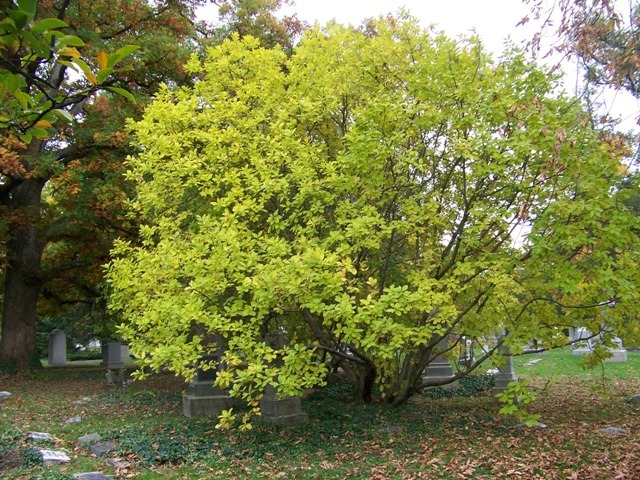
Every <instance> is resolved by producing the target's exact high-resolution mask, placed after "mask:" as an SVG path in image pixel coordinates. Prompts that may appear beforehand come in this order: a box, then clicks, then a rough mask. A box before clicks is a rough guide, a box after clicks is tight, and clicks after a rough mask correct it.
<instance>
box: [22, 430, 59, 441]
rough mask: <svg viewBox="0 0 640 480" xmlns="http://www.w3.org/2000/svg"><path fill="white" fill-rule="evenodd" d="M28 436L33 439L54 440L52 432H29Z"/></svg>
mask: <svg viewBox="0 0 640 480" xmlns="http://www.w3.org/2000/svg"><path fill="white" fill-rule="evenodd" d="M27 438H30V439H31V440H38V441H49V440H53V437H52V436H51V434H50V433H44V432H29V433H27Z"/></svg>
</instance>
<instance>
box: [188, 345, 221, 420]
mask: <svg viewBox="0 0 640 480" xmlns="http://www.w3.org/2000/svg"><path fill="white" fill-rule="evenodd" d="M221 356H222V353H221V352H220V351H218V352H217V353H216V354H214V355H205V356H203V357H202V359H201V361H200V364H199V366H198V367H197V368H196V376H195V378H194V380H193V382H191V383H189V385H188V387H187V393H186V395H183V396H182V413H183V414H184V416H185V417H187V418H192V417H196V416H199V415H204V416H207V417H217V416H218V415H220V414H221V413H222V411H223V410H227V409H229V408H231V407H233V399H232V398H231V395H229V393H228V392H227V391H225V390H222V389H221V388H219V387H216V386H215V385H214V382H215V381H216V376H217V370H216V369H206V370H205V369H204V367H201V365H202V366H203V365H205V364H206V362H209V361H214V362H217V361H219V360H220V358H221Z"/></svg>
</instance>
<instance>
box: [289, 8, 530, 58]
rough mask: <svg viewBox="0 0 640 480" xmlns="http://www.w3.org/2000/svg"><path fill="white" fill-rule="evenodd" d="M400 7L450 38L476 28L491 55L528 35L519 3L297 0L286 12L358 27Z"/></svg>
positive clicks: (310, 18)
mask: <svg viewBox="0 0 640 480" xmlns="http://www.w3.org/2000/svg"><path fill="white" fill-rule="evenodd" d="M402 7H404V8H406V9H407V10H408V11H409V13H411V14H412V15H413V16H414V17H417V18H418V19H419V20H420V22H421V23H422V25H423V26H425V27H427V26H429V25H431V24H436V26H437V27H438V28H439V29H442V30H444V31H445V32H447V33H448V34H449V35H451V36H457V35H459V34H470V33H472V31H473V30H474V29H475V31H476V32H477V33H478V34H479V35H480V37H481V38H482V40H483V41H484V42H485V44H486V46H487V47H488V48H489V49H490V50H492V51H494V52H500V51H502V46H503V41H504V39H505V38H506V37H507V36H509V35H511V36H512V37H513V39H514V40H523V39H525V38H527V37H528V36H530V31H529V29H528V28H523V27H518V28H516V27H515V25H516V24H517V23H518V22H519V21H520V19H521V18H522V17H524V16H525V15H526V14H527V12H528V9H527V7H526V5H523V3H522V2H521V1H520V0H296V2H295V5H294V6H293V7H289V8H287V10H286V11H287V12H295V13H297V14H298V17H300V18H301V19H303V20H306V21H307V22H309V23H314V22H315V21H319V22H320V23H326V22H328V21H329V20H332V19H335V20H337V21H338V22H340V23H351V24H356V25H357V24H360V23H361V22H362V20H363V19H365V18H368V17H375V16H379V15H386V14H387V13H397V12H398V11H399V10H400V8H402Z"/></svg>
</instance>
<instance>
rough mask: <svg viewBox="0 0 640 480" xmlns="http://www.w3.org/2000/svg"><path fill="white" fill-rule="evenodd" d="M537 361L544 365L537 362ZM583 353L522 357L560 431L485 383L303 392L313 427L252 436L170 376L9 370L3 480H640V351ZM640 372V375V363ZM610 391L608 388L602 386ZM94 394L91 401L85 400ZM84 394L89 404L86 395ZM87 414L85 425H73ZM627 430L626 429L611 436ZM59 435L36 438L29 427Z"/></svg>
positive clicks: (539, 408)
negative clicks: (199, 407)
mask: <svg viewBox="0 0 640 480" xmlns="http://www.w3.org/2000/svg"><path fill="white" fill-rule="evenodd" d="M535 358H542V361H541V362H539V363H537V364H535V365H529V366H525V365H524V364H525V363H527V362H529V361H531V360H532V359H535ZM578 360H579V358H578V357H574V356H573V355H571V352H570V351H557V352H549V353H546V354H544V355H535V356H526V357H519V358H517V359H516V361H515V365H516V369H517V373H518V375H519V376H520V377H521V378H523V379H526V380H528V381H529V382H530V383H531V385H532V386H533V388H534V389H536V390H537V392H538V400H537V401H536V402H535V404H534V406H533V411H534V412H535V413H539V414H540V415H541V421H542V422H544V423H545V424H546V425H547V427H548V428H520V427H518V426H517V425H516V424H517V421H516V420H514V419H512V418H507V417H502V416H500V415H499V414H498V410H499V408H500V406H499V404H497V403H496V402H495V400H494V399H493V398H492V397H491V395H490V394H489V392H488V391H486V390H484V391H483V389H484V388H485V387H487V386H488V385H489V384H488V383H487V382H486V379H483V378H478V379H474V380H473V381H472V382H467V383H464V384H463V385H461V387H460V389H459V391H458V393H459V394H465V395H473V396H470V397H469V396H467V397H460V396H455V397H451V396H448V395H449V394H438V391H437V390H436V391H430V392H426V393H425V394H423V395H418V396H416V397H414V398H412V399H411V401H410V402H409V403H408V404H406V405H403V406H401V407H399V408H390V407H387V406H384V405H362V404H358V403H354V402H353V401H352V397H351V393H350V389H349V387H348V386H347V385H345V384H341V383H336V384H332V385H331V386H329V387H326V388H324V389H322V390H320V391H316V392H313V393H311V394H310V395H309V396H308V398H306V399H304V400H303V408H304V410H305V411H306V412H308V413H309V419H310V420H309V423H308V424H306V425H303V426H300V427H296V428H291V429H282V428H279V427H275V426H270V425H265V424H263V423H261V422H260V421H257V422H256V424H255V427H254V428H253V429H252V430H250V431H248V432H243V433H241V432H236V431H221V430H217V429H216V428H215V421H213V420H211V419H204V418H200V419H187V418H184V417H183V416H182V407H181V395H182V391H183V389H184V387H185V384H184V383H183V382H181V381H179V380H177V379H175V378H173V377H171V376H170V375H167V374H164V375H157V376H154V377H152V378H150V379H148V380H145V381H143V382H134V383H133V384H132V385H131V386H130V387H127V388H119V387H108V386H107V384H106V381H105V379H104V370H103V369H101V368H99V367H96V366H86V364H84V365H82V366H70V367H65V368H47V369H44V370H43V371H41V372H37V373H34V374H31V375H29V376H26V377H23V378H19V379H18V378H14V377H1V378H0V390H6V391H10V392H11V393H12V396H11V397H10V398H9V399H8V400H5V401H4V402H2V403H0V477H2V478H8V479H30V478H33V479H43V480H45V479H46V480H60V479H65V478H71V477H70V475H71V474H73V473H78V472H90V471H101V472H103V473H106V474H108V475H112V476H114V478H140V479H161V478H173V479H178V478H185V479H186V478H189V479H191V478H256V479H257V478H321V479H325V478H329V479H331V478H335V479H342V478H361V479H365V478H372V479H386V478H398V479H401V478H402V479H406V478H430V479H431V478H434V479H458V478H481V479H482V478H484V479H493V478H523V479H525V478H526V479H529V478H544V479H554V478H558V479H560V478H580V479H583V478H587V479H589V478H592V479H607V478H611V479H614V478H640V470H639V469H640V456H639V454H638V449H637V445H638V444H639V440H640V438H639V435H640V433H639V432H640V429H639V428H638V427H640V417H639V416H638V414H639V413H640V405H638V404H634V403H630V402H628V401H627V399H628V398H629V397H630V396H631V395H632V394H636V393H640V378H638V375H637V372H638V369H637V367H638V365H639V363H640V353H629V362H628V363H627V364H606V365H605V367H604V374H605V383H604V384H603V382H602V371H594V372H584V371H583V370H582V369H581V368H580V366H579V365H578ZM634 369H635V371H634ZM603 385H604V387H606V388H604V389H603ZM83 399H84V400H83ZM74 402H80V403H74ZM73 416H80V417H81V418H82V421H81V422H79V423H66V420H67V419H68V418H70V417H73ZM604 427H617V428H621V429H624V430H625V432H626V433H625V432H623V433H620V434H618V435H611V434H605V433H601V432H599V431H598V430H599V429H600V428H604ZM30 431H38V432H48V433H50V434H52V435H53V437H54V440H53V441H50V442H44V443H42V442H37V441H32V440H28V439H27V437H26V434H27V432H30ZM89 433H98V434H100V435H101V436H102V438H103V440H111V441H115V442H117V443H118V444H119V450H118V452H117V456H116V458H118V459H119V460H122V461H128V462H129V463H130V464H131V465H130V466H128V467H125V468H118V469H114V467H112V466H110V465H109V464H107V462H106V461H105V459H104V458H97V457H95V456H93V455H90V454H89V452H88V451H87V450H86V449H84V448H81V447H79V446H78V445H77V443H76V441H77V438H78V437H79V436H82V435H86V434H89ZM40 448H50V449H54V450H61V451H64V452H66V453H67V454H68V456H69V457H70V458H71V461H70V463H69V464H65V465H60V466H53V467H50V468H44V467H42V466H41V465H40V464H39V463H40V462H39V458H38V455H37V454H36V450H37V449H40Z"/></svg>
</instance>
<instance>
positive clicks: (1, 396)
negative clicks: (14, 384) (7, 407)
mask: <svg viewBox="0 0 640 480" xmlns="http://www.w3.org/2000/svg"><path fill="white" fill-rule="evenodd" d="M10 396H11V392H0V402H2V401H4V400H6V399H7V398H9V397H10Z"/></svg>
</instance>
